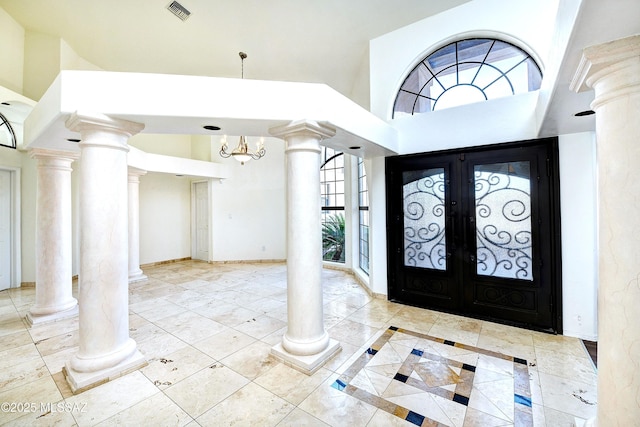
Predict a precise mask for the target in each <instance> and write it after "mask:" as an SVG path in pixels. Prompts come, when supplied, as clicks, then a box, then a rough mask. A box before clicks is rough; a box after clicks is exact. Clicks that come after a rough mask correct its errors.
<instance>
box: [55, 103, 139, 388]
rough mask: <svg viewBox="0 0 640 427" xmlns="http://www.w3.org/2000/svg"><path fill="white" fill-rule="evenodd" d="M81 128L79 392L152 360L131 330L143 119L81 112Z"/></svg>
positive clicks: (75, 370) (76, 125)
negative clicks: (130, 160) (135, 146)
mask: <svg viewBox="0 0 640 427" xmlns="http://www.w3.org/2000/svg"><path fill="white" fill-rule="evenodd" d="M66 126H67V128H69V129H70V130H72V131H76V132H79V133H80V136H81V139H82V140H81V142H80V144H79V145H80V153H81V163H80V194H79V201H80V272H79V293H78V300H79V306H80V313H79V348H78V352H77V353H76V354H75V355H73V356H72V358H71V360H69V361H68V362H67V363H66V365H65V369H64V373H65V376H66V378H67V382H68V383H69V385H70V386H71V390H72V391H73V392H74V393H78V392H81V391H83V390H86V389H88V388H91V387H94V386H96V385H99V384H101V383H104V382H106V381H108V380H110V379H113V378H116V377H118V376H120V375H122V374H124V373H126V372H129V371H131V370H134V369H137V368H139V367H141V366H144V365H145V364H146V361H145V359H144V357H143V356H142V354H141V353H140V352H139V351H138V350H137V346H136V343H135V341H134V340H133V339H131V337H130V336H129V293H128V287H129V247H128V245H129V244H128V234H129V231H128V208H127V205H128V196H127V152H128V151H129V147H128V145H127V141H128V139H129V137H131V136H132V135H134V134H136V133H138V132H139V131H141V130H142V129H143V127H144V125H142V124H139V123H133V122H128V121H125V120H119V119H112V118H110V117H108V116H105V115H102V114H80V113H75V114H73V115H71V117H70V118H69V119H68V120H67V122H66Z"/></svg>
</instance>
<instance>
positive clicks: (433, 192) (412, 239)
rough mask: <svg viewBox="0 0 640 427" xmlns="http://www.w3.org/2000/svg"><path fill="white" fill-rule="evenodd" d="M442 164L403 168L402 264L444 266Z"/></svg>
mask: <svg viewBox="0 0 640 427" xmlns="http://www.w3.org/2000/svg"><path fill="white" fill-rule="evenodd" d="M444 175H445V174H444V169H443V168H434V169H427V170H422V171H410V172H403V182H404V184H403V186H402V193H403V201H404V202H403V203H404V205H403V212H404V265H405V266H410V267H421V268H431V269H435V270H446V269H447V258H446V253H447V247H446V240H445V223H446V216H445V206H444V200H445V177H444Z"/></svg>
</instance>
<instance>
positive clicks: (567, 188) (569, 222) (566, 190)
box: [559, 132, 598, 341]
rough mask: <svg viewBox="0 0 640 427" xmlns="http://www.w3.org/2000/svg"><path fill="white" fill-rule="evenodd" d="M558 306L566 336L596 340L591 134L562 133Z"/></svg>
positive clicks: (594, 183)
mask: <svg viewBox="0 0 640 427" xmlns="http://www.w3.org/2000/svg"><path fill="white" fill-rule="evenodd" d="M559 151H560V207H561V209H560V210H561V212H560V215H561V217H562V223H561V227H562V299H563V304H562V309H563V327H564V335H569V336H574V337H579V338H582V339H587V340H591V341H595V340H597V336H598V335H597V330H598V328H597V313H598V307H597V302H598V300H597V289H598V252H597V243H596V242H597V217H596V212H597V178H596V143H595V134H593V133H591V132H589V133H579V134H572V135H562V136H560V141H559Z"/></svg>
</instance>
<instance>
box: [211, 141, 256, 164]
mask: <svg viewBox="0 0 640 427" xmlns="http://www.w3.org/2000/svg"><path fill="white" fill-rule="evenodd" d="M221 142H222V148H220V156H222V157H224V158H227V157H233V158H234V159H236V160H237V161H239V162H240V164H241V165H244V162H248V161H249V160H251V159H253V160H258V159H259V158H260V157H262V156H264V155H265V154H266V153H267V151H266V150H265V149H264V138H260V140H259V141H258V142H257V144H256V151H254V152H252V151H251V150H249V146H248V145H247V139H246V138H245V137H244V135H243V136H241V137H240V141H238V146H237V147H236V148H234V149H233V151H229V144H228V143H227V136H226V135H225V136H223V137H222V141H221Z"/></svg>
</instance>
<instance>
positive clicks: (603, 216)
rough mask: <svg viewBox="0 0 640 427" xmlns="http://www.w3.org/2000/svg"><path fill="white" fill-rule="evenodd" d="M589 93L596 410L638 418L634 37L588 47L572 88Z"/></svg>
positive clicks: (638, 52)
mask: <svg viewBox="0 0 640 427" xmlns="http://www.w3.org/2000/svg"><path fill="white" fill-rule="evenodd" d="M584 87H590V88H593V89H594V91H595V99H594V101H593V103H592V104H591V107H592V108H593V110H594V111H595V113H596V141H597V163H598V199H599V200H598V258H599V265H598V268H599V273H598V412H597V415H596V418H595V420H590V421H589V424H590V425H598V426H631V425H637V423H638V417H639V415H640V406H639V405H640V321H639V320H638V307H640V214H638V212H640V167H639V166H638V165H640V119H639V116H640V35H636V36H632V37H628V38H624V39H620V40H616V41H612V42H609V43H605V44H601V45H597V46H592V47H588V48H586V49H585V50H584V52H583V57H582V61H581V63H580V66H579V68H578V71H577V73H576V77H575V78H574V81H573V83H572V88H573V89H575V90H581V89H582V88H584Z"/></svg>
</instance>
